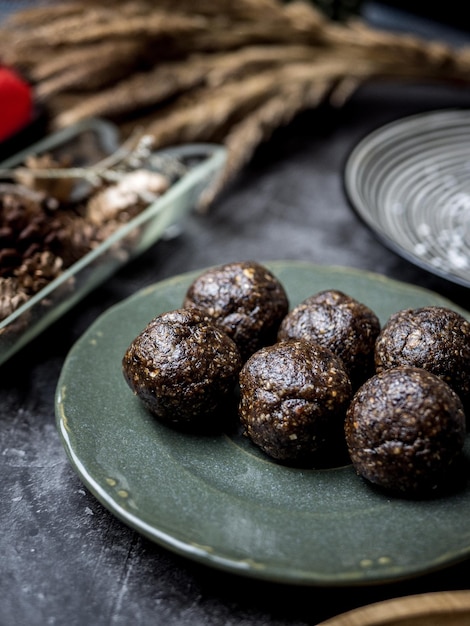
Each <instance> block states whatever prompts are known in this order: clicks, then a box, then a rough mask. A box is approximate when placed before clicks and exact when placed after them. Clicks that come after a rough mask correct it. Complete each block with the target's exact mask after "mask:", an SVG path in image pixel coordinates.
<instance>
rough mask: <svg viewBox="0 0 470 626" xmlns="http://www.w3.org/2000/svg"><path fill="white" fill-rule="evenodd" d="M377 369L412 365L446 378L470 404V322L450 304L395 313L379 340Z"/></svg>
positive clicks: (376, 349) (376, 352)
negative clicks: (451, 307) (449, 305)
mask: <svg viewBox="0 0 470 626" xmlns="http://www.w3.org/2000/svg"><path fill="white" fill-rule="evenodd" d="M374 358H375V367H376V372H382V371H384V370H387V369H390V368H393V367H398V366H401V365H409V366H412V367H421V368H423V369H426V370H428V371H430V372H432V373H433V374H435V375H436V376H439V378H442V380H444V381H445V382H446V383H447V384H448V385H450V387H452V389H453V390H454V391H455V392H456V393H457V394H458V395H459V396H460V398H461V400H462V402H463V404H464V409H465V410H466V411H468V410H469V408H470V323H469V322H468V321H467V320H466V319H465V318H464V317H463V316H462V315H460V314H459V313H457V312H456V311H453V310H451V309H449V308H446V307H441V306H426V307H420V308H416V309H403V310H401V311H398V312H397V313H394V314H393V315H392V316H391V317H390V318H389V319H388V321H387V322H386V324H385V325H384V327H383V328H382V330H381V332H380V334H379V336H378V338H377V341H376V344H375V357H374Z"/></svg>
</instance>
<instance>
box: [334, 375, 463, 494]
mask: <svg viewBox="0 0 470 626" xmlns="http://www.w3.org/2000/svg"><path fill="white" fill-rule="evenodd" d="M345 435H346V443H347V446H348V450H349V455H350V458H351V461H352V464H353V466H354V468H355V469H356V471H357V473H358V474H359V475H361V476H362V477H364V478H365V479H367V480H368V481H370V482H371V483H374V484H376V485H378V486H379V487H382V488H385V489H387V490H391V491H395V492H401V493H407V494H411V495H420V494H423V495H424V494H427V493H430V492H432V491H433V490H435V489H436V488H440V487H442V486H443V485H444V481H445V479H446V478H447V477H448V475H449V470H450V469H451V468H452V466H453V464H454V463H455V461H456V460H457V459H458V458H459V456H460V454H461V452H462V448H463V445H464V441H465V416H464V411H463V406H462V403H461V401H460V398H459V397H458V395H457V394H456V393H455V392H454V391H453V390H452V389H451V388H450V387H449V385H447V383H445V382H444V381H443V380H441V379H440V378H438V377H437V376H435V375H434V374H432V373H431V372H428V371H426V370H423V369H419V368H414V367H398V368H395V369H390V370H386V371H384V372H382V373H381V374H376V375H375V376H373V377H372V378H370V379H369V380H367V381H366V382H365V383H364V385H362V387H361V388H360V389H359V390H358V391H357V392H356V394H355V395H354V397H353V399H352V401H351V404H350V406H349V408H348V411H347V414H346V420H345Z"/></svg>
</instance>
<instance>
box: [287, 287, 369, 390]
mask: <svg viewBox="0 0 470 626" xmlns="http://www.w3.org/2000/svg"><path fill="white" fill-rule="evenodd" d="M379 331H380V321H379V319H378V317H377V315H376V314H375V313H374V312H373V311H372V310H371V309H370V308H369V307H367V306H366V305H365V304H362V303H361V302H358V301H357V300H356V299H354V298H352V297H351V296H349V295H347V294H344V293H343V292H341V291H338V290H326V291H321V292H319V293H318V294H315V295H313V296H310V297H309V298H307V299H306V300H304V301H303V302H301V303H300V304H299V305H298V306H296V307H295V308H294V309H292V311H290V312H289V313H288V314H287V315H286V317H285V318H284V320H283V321H282V323H281V326H280V328H279V333H278V339H307V340H311V341H315V342H316V343H319V344H321V345H322V346H324V347H326V348H329V349H330V350H332V351H333V352H334V353H335V354H336V355H337V356H339V357H340V358H341V360H342V361H343V363H344V366H345V367H346V370H347V372H348V374H349V377H350V379H351V383H352V385H353V388H355V389H356V388H357V387H359V385H360V384H362V383H363V382H364V381H365V380H366V379H367V378H369V376H371V375H372V374H373V373H374V346H375V340H376V338H377V336H378V334H379Z"/></svg>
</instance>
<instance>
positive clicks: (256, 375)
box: [239, 340, 351, 464]
mask: <svg viewBox="0 0 470 626" xmlns="http://www.w3.org/2000/svg"><path fill="white" fill-rule="evenodd" d="M239 381H240V403H239V416H240V420H241V423H242V425H243V426H244V428H245V433H246V435H247V436H248V437H249V438H250V439H251V441H252V442H253V443H254V444H256V445H257V446H258V447H259V448H260V449H261V450H263V452H265V453H266V454H268V455H269V456H271V457H273V458H274V459H277V460H279V461H282V462H287V463H293V464H315V460H316V458H319V456H320V454H321V455H323V454H324V452H325V450H326V449H327V448H328V449H332V448H334V447H335V446H336V445H339V446H342V445H343V441H344V417H345V414H346V409H347V407H348V405H349V402H350V399H351V383H350V380H349V378H348V375H347V374H346V371H345V369H344V367H343V364H342V362H341V360H340V359H339V358H338V357H337V356H335V355H334V354H333V353H332V352H331V350H328V349H327V348H324V347H323V346H320V345H316V344H313V343H311V342H306V341H303V340H292V341H281V342H279V343H277V344H275V345H272V346H267V347H265V348H261V349H260V350H259V351H257V352H255V353H254V354H253V355H252V356H251V357H250V358H249V359H248V361H247V362H246V363H245V364H244V365H243V367H242V370H241V372H240V376H239ZM322 462H323V457H322Z"/></svg>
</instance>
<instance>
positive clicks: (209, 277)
mask: <svg viewBox="0 0 470 626" xmlns="http://www.w3.org/2000/svg"><path fill="white" fill-rule="evenodd" d="M183 306H184V307H192V306H195V307H197V308H198V309H200V310H202V311H204V313H205V314H206V315H207V316H208V317H209V318H210V319H211V320H212V321H214V322H215V323H217V324H218V325H219V326H220V327H221V328H222V329H223V330H224V331H225V332H226V333H227V335H228V336H229V337H231V338H232V339H233V340H234V341H235V343H236V344H237V346H238V348H239V350H240V353H241V355H242V359H243V360H246V359H247V358H248V357H249V356H250V354H253V352H255V351H256V350H258V349H259V348H261V347H262V346H265V345H270V344H271V343H274V341H275V340H276V334H277V331H278V328H279V324H280V323H281V320H282V319H283V317H284V316H285V315H286V313H287V311H288V309H289V303H288V299H287V295H286V292H285V291H284V287H283V286H282V285H281V283H280V282H279V280H278V279H277V278H276V277H275V276H274V275H273V274H272V273H271V272H270V271H269V270H268V269H267V268H265V267H264V266H263V265H260V264H259V263H256V262H254V261H242V262H236V263H227V264H225V265H221V266H219V267H215V268H212V269H209V270H207V271H206V272H204V273H203V274H201V275H200V276H199V277H198V278H196V279H195V280H194V282H193V283H192V284H191V285H190V286H189V288H188V290H187V293H186V296H185V299H184V302H183Z"/></svg>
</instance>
